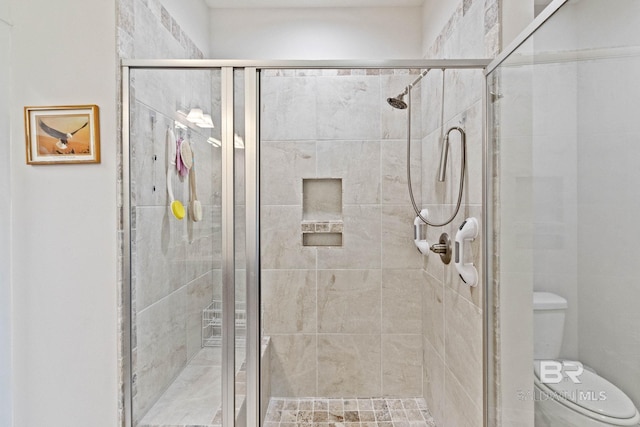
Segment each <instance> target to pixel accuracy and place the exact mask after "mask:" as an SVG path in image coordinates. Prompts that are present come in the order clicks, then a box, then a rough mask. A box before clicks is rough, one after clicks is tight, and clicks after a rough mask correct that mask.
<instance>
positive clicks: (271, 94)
mask: <svg viewBox="0 0 640 427" xmlns="http://www.w3.org/2000/svg"><path fill="white" fill-rule="evenodd" d="M260 90H261V99H262V105H261V106H260V110H261V113H260V115H261V117H260V118H261V120H260V125H261V128H260V137H261V139H262V140H263V141H290V140H315V139H316V138H317V130H316V124H317V120H318V116H317V115H316V110H317V106H316V104H317V101H316V98H317V96H318V94H319V93H321V92H319V87H318V83H317V78H316V77H313V76H308V77H267V78H262V80H261V82H260ZM319 117H322V120H326V118H325V116H323V115H320V116H319Z"/></svg>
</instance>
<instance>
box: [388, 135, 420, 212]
mask: <svg viewBox="0 0 640 427" xmlns="http://www.w3.org/2000/svg"><path fill="white" fill-rule="evenodd" d="M380 153H381V154H380V158H381V165H380V169H381V170H380V173H381V186H382V203H383V204H396V205H406V204H409V203H411V199H410V197H409V190H408V188H407V141H406V140H401V139H398V140H385V141H382V142H381V146H380ZM421 163H422V144H421V141H420V140H419V139H413V140H412V141H411V185H412V188H413V194H414V198H416V203H419V201H420V197H421V195H422V167H421Z"/></svg>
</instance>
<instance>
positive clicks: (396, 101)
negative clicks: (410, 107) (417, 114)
mask: <svg viewBox="0 0 640 427" xmlns="http://www.w3.org/2000/svg"><path fill="white" fill-rule="evenodd" d="M406 94H407V92H406V91H405V92H403V93H401V94H400V95H398V96H396V97H395V98H387V102H388V103H389V105H391V106H392V107H393V108H397V109H398V110H404V109H405V108H407V103H406V102H404V101H403V100H402V98H404V96H405V95H406Z"/></svg>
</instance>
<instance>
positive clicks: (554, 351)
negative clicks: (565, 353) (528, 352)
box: [533, 292, 567, 359]
mask: <svg viewBox="0 0 640 427" xmlns="http://www.w3.org/2000/svg"><path fill="white" fill-rule="evenodd" d="M566 308H567V300H566V299H564V298H562V297H561V296H560V295H556V294H552V293H551V292H534V293H533V358H534V359H557V358H559V357H560V348H561V347H562V336H563V333H564V314H565V310H566Z"/></svg>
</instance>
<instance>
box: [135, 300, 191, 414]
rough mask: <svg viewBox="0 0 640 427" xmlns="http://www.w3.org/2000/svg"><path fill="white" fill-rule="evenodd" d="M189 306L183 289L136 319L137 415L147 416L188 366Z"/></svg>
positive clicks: (141, 312) (154, 305)
mask: <svg viewBox="0 0 640 427" xmlns="http://www.w3.org/2000/svg"><path fill="white" fill-rule="evenodd" d="M186 304H187V291H186V289H185V288H182V289H180V290H178V291H176V292H174V293H172V294H171V295H170V296H168V297H167V298H163V299H162V300H160V301H158V302H157V303H155V304H153V305H151V306H150V307H148V308H147V309H146V310H142V311H140V312H138V314H137V316H136V320H137V329H136V331H137V361H136V365H135V366H134V372H135V375H136V387H137V406H136V407H135V408H134V413H135V414H144V413H145V412H146V411H147V410H148V409H149V407H150V406H151V405H153V403H154V402H155V401H156V399H157V398H158V397H159V396H160V394H162V392H163V391H164V390H165V388H166V387H167V384H169V383H170V382H171V381H172V380H173V379H174V378H175V377H176V376H177V374H178V373H179V372H180V370H181V369H182V368H183V367H184V365H185V364H186V362H187V342H186V336H185V326H186V324H185V323H186V317H185V309H186Z"/></svg>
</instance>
